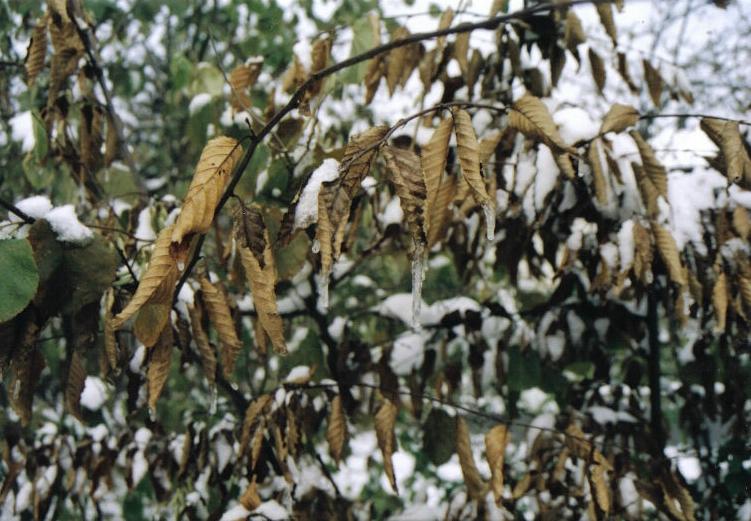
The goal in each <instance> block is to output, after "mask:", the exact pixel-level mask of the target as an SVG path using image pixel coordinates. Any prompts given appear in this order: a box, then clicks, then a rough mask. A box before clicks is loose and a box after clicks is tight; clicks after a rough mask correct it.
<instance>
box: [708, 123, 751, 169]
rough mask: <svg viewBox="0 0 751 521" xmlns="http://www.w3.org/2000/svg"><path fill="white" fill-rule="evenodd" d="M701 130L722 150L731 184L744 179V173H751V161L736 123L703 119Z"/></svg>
mask: <svg viewBox="0 0 751 521" xmlns="http://www.w3.org/2000/svg"><path fill="white" fill-rule="evenodd" d="M701 129H702V130H703V131H704V132H705V133H706V134H707V136H709V138H710V139H711V140H712V141H713V142H714V143H715V144H716V145H717V146H718V147H719V148H720V151H721V152H722V157H723V159H724V163H725V169H726V175H727V177H728V179H729V180H730V182H732V183H738V182H740V181H741V180H742V179H744V171H748V172H750V173H751V159H749V157H748V153H747V152H746V148H745V147H744V146H743V138H742V137H741V133H740V130H739V126H738V123H737V122H735V121H725V120H720V119H716V118H702V120H701Z"/></svg>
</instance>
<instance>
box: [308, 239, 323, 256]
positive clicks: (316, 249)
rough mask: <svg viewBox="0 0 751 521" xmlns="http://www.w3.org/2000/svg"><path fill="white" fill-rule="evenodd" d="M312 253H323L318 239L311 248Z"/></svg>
mask: <svg viewBox="0 0 751 521" xmlns="http://www.w3.org/2000/svg"><path fill="white" fill-rule="evenodd" d="M310 251H312V252H313V253H318V252H320V251H321V243H320V242H318V239H315V240H314V241H313V245H312V246H311V247H310Z"/></svg>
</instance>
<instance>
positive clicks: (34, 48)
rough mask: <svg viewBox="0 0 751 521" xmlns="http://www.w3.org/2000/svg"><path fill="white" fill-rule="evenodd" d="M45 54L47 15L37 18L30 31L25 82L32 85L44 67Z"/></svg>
mask: <svg viewBox="0 0 751 521" xmlns="http://www.w3.org/2000/svg"><path fill="white" fill-rule="evenodd" d="M46 56H47V16H46V15H45V16H43V17H42V18H40V19H39V21H38V22H37V24H36V25H35V26H34V30H33V31H32V33H31V40H30V41H29V47H28V49H27V51H26V61H25V62H24V66H25V67H26V84H27V85H29V86H33V85H34V82H35V81H36V77H37V76H38V75H39V73H40V72H41V71H42V69H43V68H44V59H45V57H46Z"/></svg>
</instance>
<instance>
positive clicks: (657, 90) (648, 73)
mask: <svg viewBox="0 0 751 521" xmlns="http://www.w3.org/2000/svg"><path fill="white" fill-rule="evenodd" d="M642 66H643V67H644V79H645V80H646V81H647V90H649V97H650V98H652V103H654V105H655V107H658V108H659V107H660V97H661V96H662V84H663V83H664V80H663V79H662V76H661V75H660V71H658V70H657V69H655V68H654V67H653V66H652V64H651V63H649V62H648V61H647V60H642Z"/></svg>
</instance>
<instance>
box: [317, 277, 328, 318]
mask: <svg viewBox="0 0 751 521" xmlns="http://www.w3.org/2000/svg"><path fill="white" fill-rule="evenodd" d="M316 280H317V282H318V304H319V306H320V307H321V308H323V309H328V308H329V274H328V273H323V272H321V274H320V275H319V276H318V277H317V278H316Z"/></svg>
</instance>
